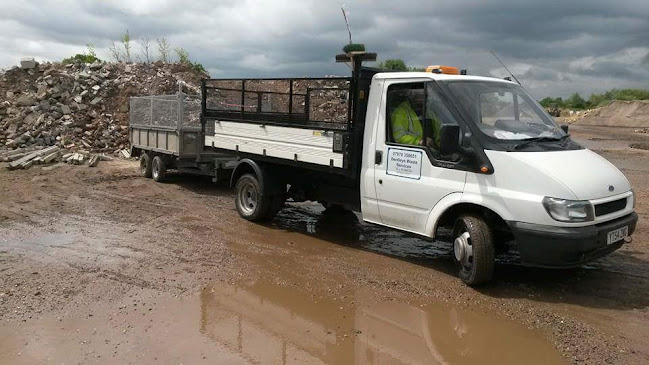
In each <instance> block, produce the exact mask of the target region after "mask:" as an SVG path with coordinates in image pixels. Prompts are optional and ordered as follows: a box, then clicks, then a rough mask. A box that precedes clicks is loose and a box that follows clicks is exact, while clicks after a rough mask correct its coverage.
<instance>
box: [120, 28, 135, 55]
mask: <svg viewBox="0 0 649 365" xmlns="http://www.w3.org/2000/svg"><path fill="white" fill-rule="evenodd" d="M122 45H123V46H124V61H125V62H126V63H131V62H132V61H133V60H132V59H131V35H130V34H129V33H128V29H127V30H126V33H124V35H123V36H122Z"/></svg>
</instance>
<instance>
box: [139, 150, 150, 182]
mask: <svg viewBox="0 0 649 365" xmlns="http://www.w3.org/2000/svg"><path fill="white" fill-rule="evenodd" d="M140 173H141V174H142V176H144V177H146V178H148V179H150V178H151V156H149V154H148V153H146V152H142V155H140Z"/></svg>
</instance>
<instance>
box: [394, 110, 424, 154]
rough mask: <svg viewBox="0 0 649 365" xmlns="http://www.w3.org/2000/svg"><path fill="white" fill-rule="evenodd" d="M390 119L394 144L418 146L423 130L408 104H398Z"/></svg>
mask: <svg viewBox="0 0 649 365" xmlns="http://www.w3.org/2000/svg"><path fill="white" fill-rule="evenodd" d="M391 119H392V137H393V138H394V141H395V142H396V143H400V144H411V145H416V144H419V142H420V141H421V137H422V135H423V133H424V130H423V128H422V127H421V122H420V121H419V117H417V113H415V111H414V110H412V107H411V106H410V102H408V101H407V100H405V101H403V102H402V103H401V104H399V106H397V107H396V108H395V109H394V111H393V112H392V115H391Z"/></svg>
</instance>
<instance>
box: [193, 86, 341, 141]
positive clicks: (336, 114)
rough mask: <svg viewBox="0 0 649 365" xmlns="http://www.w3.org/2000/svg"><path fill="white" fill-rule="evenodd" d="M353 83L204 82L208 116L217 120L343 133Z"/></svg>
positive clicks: (206, 113)
mask: <svg viewBox="0 0 649 365" xmlns="http://www.w3.org/2000/svg"><path fill="white" fill-rule="evenodd" d="M350 82H351V80H350V79H349V78H345V77H330V78H320V79H313V78H310V79H239V80H206V81H205V103H206V111H205V115H206V117H208V118H212V119H217V120H230V121H242V122H253V123H261V124H276V125H284V126H298V127H314V128H323V129H336V130H344V129H347V128H348V125H349V123H350V117H351V113H350Z"/></svg>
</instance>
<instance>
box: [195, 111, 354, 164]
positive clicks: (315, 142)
mask: <svg viewBox="0 0 649 365" xmlns="http://www.w3.org/2000/svg"><path fill="white" fill-rule="evenodd" d="M213 123H214V134H213V135H211V136H207V135H206V136H205V145H206V146H209V147H214V148H218V149H224V150H231V151H238V152H244V153H250V154H257V155H262V156H266V157H275V158H280V159H285V160H291V161H298V162H307V163H312V164H317V165H323V166H329V167H336V168H343V153H342V152H334V151H333V149H334V148H333V146H334V134H335V133H334V132H333V131H326V130H315V129H306V128H294V127H284V126H276V125H264V124H258V123H243V122H232V121H214V122H213Z"/></svg>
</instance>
